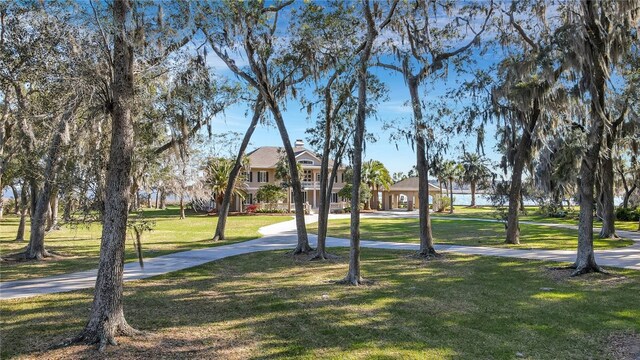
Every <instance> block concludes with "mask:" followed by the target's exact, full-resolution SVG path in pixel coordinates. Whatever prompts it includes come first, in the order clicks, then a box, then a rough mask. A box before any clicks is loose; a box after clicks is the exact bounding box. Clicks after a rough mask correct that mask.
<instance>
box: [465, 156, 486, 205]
mask: <svg viewBox="0 0 640 360" xmlns="http://www.w3.org/2000/svg"><path fill="white" fill-rule="evenodd" d="M460 163H461V164H462V168H463V172H462V179H463V180H464V181H465V182H467V183H469V186H470V187H471V205H469V207H475V206H476V187H477V186H478V183H481V184H482V183H483V182H485V181H487V179H488V178H489V177H491V170H490V169H489V164H490V163H489V160H488V159H487V158H485V157H482V156H480V155H478V154H474V153H465V154H464V155H463V156H462V158H461V159H460Z"/></svg>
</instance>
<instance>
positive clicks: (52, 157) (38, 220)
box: [25, 104, 77, 260]
mask: <svg viewBox="0 0 640 360" xmlns="http://www.w3.org/2000/svg"><path fill="white" fill-rule="evenodd" d="M76 108H77V104H74V105H72V107H71V109H69V110H67V111H65V113H64V114H63V115H62V118H61V119H60V122H59V123H58V127H57V129H56V133H55V134H54V136H53V140H52V141H51V146H50V147H49V154H48V155H47V164H46V167H45V170H44V183H43V186H42V191H40V192H39V193H38V196H37V199H36V207H35V211H34V212H32V215H31V234H30V237H29V245H27V249H26V250H25V258H27V259H36V260H42V259H44V258H45V257H47V256H50V254H49V252H48V251H47V250H46V249H45V247H44V234H45V226H46V221H47V213H48V210H49V206H50V201H51V198H52V196H53V194H54V192H55V186H56V184H55V182H56V178H57V168H58V163H59V158H60V155H61V152H62V136H63V134H64V132H65V129H66V128H67V125H68V123H69V122H70V121H71V120H72V119H73V117H74V114H75V110H76ZM56 205H57V204H56ZM56 216H57V214H56Z"/></svg>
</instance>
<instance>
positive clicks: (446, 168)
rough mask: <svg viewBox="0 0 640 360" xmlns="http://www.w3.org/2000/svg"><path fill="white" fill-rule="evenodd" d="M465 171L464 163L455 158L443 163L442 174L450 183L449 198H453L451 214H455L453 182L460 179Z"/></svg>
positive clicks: (450, 208)
mask: <svg viewBox="0 0 640 360" xmlns="http://www.w3.org/2000/svg"><path fill="white" fill-rule="evenodd" d="M463 171H464V168H463V167H462V165H461V164H459V163H457V162H455V161H453V160H448V161H445V162H444V163H443V164H442V170H441V172H442V175H441V176H442V177H443V178H445V179H447V182H448V183H449V191H448V193H449V200H451V203H450V205H449V214H453V182H454V181H458V180H459V179H460V178H461V177H462V173H463Z"/></svg>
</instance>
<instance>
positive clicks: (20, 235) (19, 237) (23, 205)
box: [16, 181, 29, 241]
mask: <svg viewBox="0 0 640 360" xmlns="http://www.w3.org/2000/svg"><path fill="white" fill-rule="evenodd" d="M28 191H29V190H28V187H27V183H26V181H23V182H22V188H21V189H20V222H19V223H18V231H17V234H16V241H24V230H25V227H26V223H27V208H28V207H29V199H28V196H27V192H28ZM16 203H18V199H16Z"/></svg>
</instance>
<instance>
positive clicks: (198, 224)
mask: <svg viewBox="0 0 640 360" xmlns="http://www.w3.org/2000/svg"><path fill="white" fill-rule="evenodd" d="M144 214H145V217H147V218H149V219H151V220H153V221H155V223H156V225H155V228H154V230H153V231H152V232H147V233H145V234H144V237H143V240H142V249H143V254H144V256H145V257H154V256H159V255H166V254H169V253H173V252H177V251H184V250H190V249H197V248H203V247H210V246H218V245H226V244H230V243H234V242H239V241H246V240H250V239H255V238H257V237H260V234H259V233H258V229H259V228H260V227H262V226H265V225H269V224H274V223H277V222H282V221H286V220H290V219H291V217H289V216H231V217H229V219H228V220H227V239H225V240H224V241H218V242H215V243H214V242H212V241H211V238H212V236H213V231H214V230H215V226H216V222H217V221H218V218H217V217H212V216H206V215H200V214H194V213H191V212H188V213H187V218H186V219H184V220H180V219H179V211H178V209H176V208H169V209H166V210H153V209H151V210H145V213H144ZM17 228H18V218H17V217H15V216H13V215H10V216H7V217H5V219H3V220H2V226H0V256H6V255H7V254H11V253H15V252H19V251H20V250H22V249H23V248H24V247H25V246H26V245H27V243H28V236H29V234H28V231H27V234H26V236H25V242H23V243H22V242H16V241H15V234H16V229H17ZM27 230H28V226H27ZM101 231H102V226H101V225H100V224H93V225H91V226H89V227H85V226H81V227H75V228H73V227H69V226H64V227H63V228H62V229H61V230H59V231H54V232H51V233H48V234H47V235H46V238H45V246H46V247H47V249H49V250H53V251H55V252H56V253H60V254H63V255H64V256H63V257H61V258H58V259H55V260H45V261H41V262H19V263H7V262H5V263H3V264H2V266H1V267H0V280H1V281H10V280H17V279H28V278H36V277H43V276H49V275H57V274H63V273H68V272H73V271H81V270H87V269H92V268H95V267H97V265H98V256H99V254H100V236H101ZM136 259H137V257H136V253H135V249H134V247H133V238H131V237H129V238H128V239H127V248H126V261H136Z"/></svg>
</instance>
